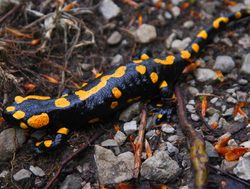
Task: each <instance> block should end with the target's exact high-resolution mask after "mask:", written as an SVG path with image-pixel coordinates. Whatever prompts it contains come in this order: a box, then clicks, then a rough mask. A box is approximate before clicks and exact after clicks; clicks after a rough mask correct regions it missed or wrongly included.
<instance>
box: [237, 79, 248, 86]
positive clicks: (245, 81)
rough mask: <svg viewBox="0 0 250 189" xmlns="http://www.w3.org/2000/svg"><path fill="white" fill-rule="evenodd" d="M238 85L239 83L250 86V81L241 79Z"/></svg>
mask: <svg viewBox="0 0 250 189" xmlns="http://www.w3.org/2000/svg"><path fill="white" fill-rule="evenodd" d="M238 83H239V84H240V85H246V84H248V81H247V80H246V79H239V80H238Z"/></svg>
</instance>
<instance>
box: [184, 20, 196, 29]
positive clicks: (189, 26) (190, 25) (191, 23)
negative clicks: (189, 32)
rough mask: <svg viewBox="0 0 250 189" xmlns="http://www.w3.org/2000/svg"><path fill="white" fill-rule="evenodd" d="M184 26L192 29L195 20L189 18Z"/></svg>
mask: <svg viewBox="0 0 250 189" xmlns="http://www.w3.org/2000/svg"><path fill="white" fill-rule="evenodd" d="M183 27H184V28H187V29H191V28H192V27H194V22H193V21H192V20H188V21H186V22H184V24H183Z"/></svg>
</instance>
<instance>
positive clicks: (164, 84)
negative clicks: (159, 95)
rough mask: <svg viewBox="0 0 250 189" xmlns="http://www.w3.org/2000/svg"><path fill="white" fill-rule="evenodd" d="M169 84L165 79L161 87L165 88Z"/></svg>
mask: <svg viewBox="0 0 250 189" xmlns="http://www.w3.org/2000/svg"><path fill="white" fill-rule="evenodd" d="M167 86H168V83H167V82H166V81H163V82H162V83H161V85H160V88H164V87H167Z"/></svg>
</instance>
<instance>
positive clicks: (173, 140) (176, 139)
mask: <svg viewBox="0 0 250 189" xmlns="http://www.w3.org/2000/svg"><path fill="white" fill-rule="evenodd" d="M168 141H169V142H171V143H172V144H176V143H178V142H179V141H180V137H179V136H178V135H172V136H170V137H168Z"/></svg>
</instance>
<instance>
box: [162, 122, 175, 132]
mask: <svg viewBox="0 0 250 189" xmlns="http://www.w3.org/2000/svg"><path fill="white" fill-rule="evenodd" d="M161 130H162V131H163V132H165V133H167V134H173V133H175V129H174V128H173V127H172V126H171V125H169V124H163V125H162V126H161Z"/></svg>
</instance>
